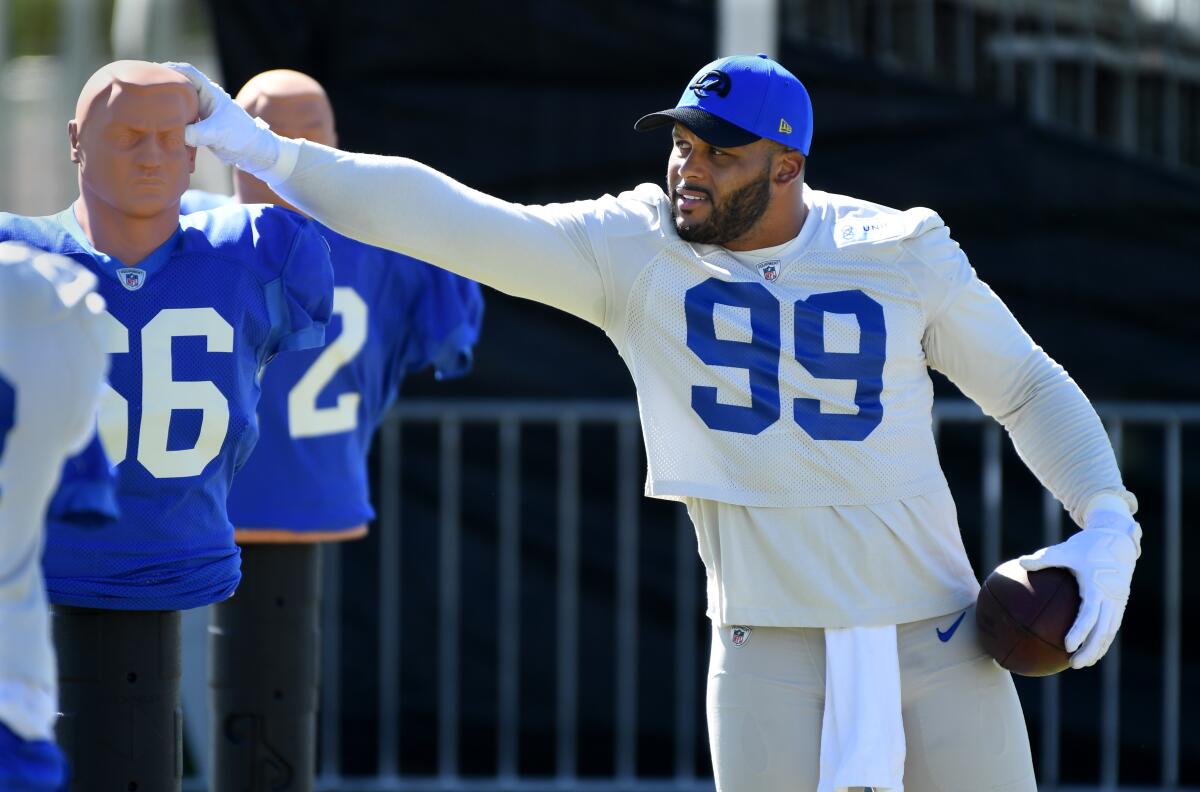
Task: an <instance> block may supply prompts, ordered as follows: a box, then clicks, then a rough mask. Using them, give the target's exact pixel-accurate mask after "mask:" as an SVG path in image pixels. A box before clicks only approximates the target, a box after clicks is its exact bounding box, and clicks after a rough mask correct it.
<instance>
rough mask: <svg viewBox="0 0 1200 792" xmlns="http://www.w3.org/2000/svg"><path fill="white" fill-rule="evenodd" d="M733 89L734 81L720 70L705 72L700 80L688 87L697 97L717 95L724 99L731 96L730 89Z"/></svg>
mask: <svg viewBox="0 0 1200 792" xmlns="http://www.w3.org/2000/svg"><path fill="white" fill-rule="evenodd" d="M732 87H733V81H732V80H730V79H729V75H728V74H726V73H725V72H723V71H721V70H720V69H714V70H712V71H710V72H705V73H704V74H703V75H702V76H701V77H700V79H698V80H696V82H694V83H692V84H691V85H689V86H688V88H691V89H692V93H694V94H696V96H700V97H705V96H709V95H710V94H716V95H717V96H719V97H721V98H722V99H724V98H725V97H726V96H728V95H729V89H730V88H732Z"/></svg>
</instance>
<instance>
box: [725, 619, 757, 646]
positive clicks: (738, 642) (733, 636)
mask: <svg viewBox="0 0 1200 792" xmlns="http://www.w3.org/2000/svg"><path fill="white" fill-rule="evenodd" d="M753 631H754V628H753V627H749V626H747V625H745V624H736V625H734V626H732V627H730V628H729V642H730V643H732V644H733V645H734V646H745V645H746V641H749V640H750V633H751V632H753Z"/></svg>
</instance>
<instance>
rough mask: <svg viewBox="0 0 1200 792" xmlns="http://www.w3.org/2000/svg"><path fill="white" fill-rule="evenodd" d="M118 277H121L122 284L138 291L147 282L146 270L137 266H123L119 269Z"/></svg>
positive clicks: (130, 289)
mask: <svg viewBox="0 0 1200 792" xmlns="http://www.w3.org/2000/svg"><path fill="white" fill-rule="evenodd" d="M117 277H118V278H120V279H121V285H122V286H124V287H125V288H126V289H129V291H137V290H138V289H140V288H142V284H143V283H145V282H146V271H145V270H140V269H136V268H135V267H122V268H121V269H119V270H117Z"/></svg>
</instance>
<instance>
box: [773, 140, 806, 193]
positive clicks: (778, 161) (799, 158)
mask: <svg viewBox="0 0 1200 792" xmlns="http://www.w3.org/2000/svg"><path fill="white" fill-rule="evenodd" d="M797 179H800V180H801V181H803V180H804V155H803V154H801V153H800V152H799V151H797V150H795V149H786V150H784V151H783V152H781V153H780V154H778V155H776V157H775V182H776V183H777V184H781V185H783V184H790V183H791V182H794V181H796V180H797Z"/></svg>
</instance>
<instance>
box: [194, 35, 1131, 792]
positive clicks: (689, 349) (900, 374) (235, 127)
mask: <svg viewBox="0 0 1200 792" xmlns="http://www.w3.org/2000/svg"><path fill="white" fill-rule="evenodd" d="M176 68H178V69H180V70H181V72H182V73H185V74H187V75H188V76H189V77H190V78H191V79H192V80H193V82H194V84H195V85H196V87H197V90H198V92H199V96H200V102H201V113H202V115H203V116H204V120H203V121H201V122H200V123H198V124H196V125H192V126H189V128H188V132H187V134H188V136H189V137H188V139H189V141H190V142H192V143H195V144H197V145H207V146H209V147H211V148H212V149H213V150H214V151H215V152H216V153H217V154H218V156H220V157H222V158H223V159H225V160H226V161H229V162H233V163H235V164H236V165H237V166H238V167H239V168H242V169H243V170H247V171H249V172H251V173H254V174H256V175H257V176H258V177H259V178H261V179H263V180H264V181H266V182H267V183H268V184H270V185H271V187H272V188H273V189H274V190H275V192H276V193H278V194H279V195H281V196H282V197H283V198H285V199H286V200H287V201H288V202H289V203H291V204H292V205H294V206H296V207H298V208H300V209H302V210H303V211H305V212H306V213H308V214H309V215H311V216H312V217H314V218H316V219H318V220H319V221H320V222H322V223H324V224H326V225H329V226H331V227H333V228H334V229H335V230H337V231H339V232H340V233H343V234H347V235H349V236H352V237H355V238H358V239H362V240H364V241H367V242H369V243H371V244H376V245H381V246H385V247H389V248H393V249H397V250H403V251H406V252H409V253H412V254H414V255H419V256H421V257H422V258H424V259H426V260H428V261H431V262H432V263H434V264H437V265H438V266H445V267H447V268H448V269H451V270H453V271H455V272H458V273H459V274H462V275H465V276H467V277H470V278H473V279H475V280H478V281H480V282H482V283H485V284H487V285H490V286H493V287H495V288H497V289H500V290H501V291H507V292H511V293H513V294H516V295H518V296H521V297H527V298H530V299H535V300H539V301H541V302H544V303H547V304H549V305H553V306H556V307H558V308H560V309H562V310H565V311H567V312H569V313H572V314H574V315H576V316H578V317H580V318H582V319H584V320H586V321H589V322H592V323H594V324H596V325H598V326H599V327H601V328H603V329H604V330H605V331H606V332H607V334H608V335H609V337H610V338H611V339H612V341H613V343H614V345H615V346H616V347H617V350H618V352H619V353H620V354H621V355H622V357H623V358H624V360H625V362H626V364H627V365H628V366H629V369H630V372H631V373H632V375H633V379H634V382H635V384H636V387H637V393H638V403H639V410H640V414H641V420H642V430H643V434H644V438H645V444H646V452H647V458H648V462H649V471H648V475H647V482H646V492H647V494H649V495H651V496H653V497H661V498H672V499H678V500H681V501H683V502H684V503H685V504H686V505H687V508H688V511H689V513H690V515H691V517H692V520H693V522H694V524H695V527H696V534H697V538H698V540H699V549H700V556H701V558H702V559H703V561H704V564H705V566H706V568H707V572H708V594H709V598H708V599H709V606H708V615H709V616H710V617H711V619H712V623H713V652H712V662H711V666H710V675H709V690H708V714H709V736H710V744H711V749H712V754H713V765H714V768H715V772H716V778H717V788H718V789H720V790H731V791H732V790H738V791H740V790H754V792H775V791H776V790H778V791H779V792H783V791H784V790H787V791H788V792H796V791H797V790H801V791H803V792H811V791H812V790H818V789H819V790H821V792H826V790H830V791H831V790H835V789H837V790H841V789H843V788H855V787H873V788H875V789H877V790H878V789H900V788H902V786H908V788H910V789H920V790H924V789H955V790H958V789H972V790H1005V791H1009V792H1033V790H1035V789H1036V784H1035V780H1034V773H1033V766H1032V761H1031V758H1030V751H1029V742H1028V736H1027V734H1026V729H1025V722H1024V719H1023V717H1022V713H1021V707H1020V703H1019V701H1018V699H1017V695H1016V691H1015V688H1014V687H1013V684H1012V680H1011V678H1010V676H1009V674H1008V673H1007V672H1006V671H1004V670H1002V669H1000V668H999V667H998V666H997V665H996V664H995V663H994V662H993V661H992V660H991V658H990V657H989V656H988V655H987V654H986V653H985V652H984V651H983V649H982V647H981V645H980V644H979V641H978V639H977V635H976V634H975V631H974V618H973V616H972V615H971V614H970V613H969V611H970V610H971V608H972V604H973V602H974V600H975V597H976V595H977V593H978V583H977V581H976V578H975V575H974V574H973V572H972V570H971V568H970V565H969V564H968V562H967V557H966V553H965V552H964V550H963V545H962V542H961V538H960V535H959V529H958V524H957V519H956V515H955V510H954V504H953V501H952V499H951V496H950V492H949V489H948V487H947V484H946V479H945V477H944V475H943V473H942V471H941V468H940V466H939V463H938V459H937V452H936V448H935V445H934V439H933V434H932V431H931V408H932V402H933V387H932V383H931V380H930V377H929V373H928V371H927V369H929V368H934V369H937V370H939V371H941V372H943V373H945V374H946V375H947V376H948V377H949V378H950V379H951V380H952V381H954V382H955V383H956V384H957V385H958V386H959V388H960V389H961V390H962V391H963V392H964V393H965V394H966V395H967V396H969V397H970V398H972V399H973V400H975V401H976V402H977V403H978V404H979V405H980V406H981V407H982V408H983V410H984V411H985V412H986V413H987V414H989V415H991V416H993V417H994V418H996V419H997V420H998V421H999V422H1000V423H1001V424H1003V426H1004V427H1005V428H1006V429H1007V430H1008V432H1009V434H1010V436H1011V437H1012V439H1013V441H1014V443H1015V445H1016V447H1017V450H1018V451H1019V453H1020V454H1021V457H1022V458H1023V459H1024V460H1025V461H1026V463H1027V464H1028V466H1029V467H1030V469H1031V470H1032V471H1033V472H1034V473H1035V474H1036V475H1037V476H1038V477H1039V479H1040V480H1041V481H1042V482H1043V483H1044V484H1045V485H1046V486H1047V487H1048V488H1049V489H1050V491H1051V492H1053V493H1054V495H1055V496H1056V497H1057V498H1058V499H1059V500H1060V501H1061V502H1062V503H1063V504H1064V506H1065V507H1066V509H1067V510H1068V511H1069V513H1070V515H1071V516H1072V518H1073V519H1074V520H1075V521H1076V523H1077V524H1078V525H1079V526H1080V527H1081V528H1082V529H1083V530H1081V531H1079V532H1077V533H1075V534H1074V535H1072V536H1071V537H1070V538H1069V539H1067V540H1066V541H1065V542H1064V543H1062V544H1060V545H1056V546H1055V547H1053V548H1049V549H1048V550H1047V551H1045V552H1043V553H1041V554H1040V557H1039V558H1029V559H1026V561H1025V563H1026V564H1028V565H1033V566H1036V565H1038V564H1043V565H1044V564H1052V565H1054V566H1062V567H1067V568H1069V569H1071V570H1072V572H1073V573H1074V574H1075V576H1076V577H1077V579H1078V580H1079V584H1080V590H1081V594H1082V599H1083V605H1082V607H1081V610H1080V615H1079V617H1078V620H1077V621H1076V623H1075V625H1074V627H1073V628H1072V630H1071V631H1070V633H1069V634H1068V636H1067V648H1068V649H1069V650H1072V651H1074V652H1075V654H1074V656H1073V659H1072V663H1073V665H1075V666H1077V667H1081V666H1086V665H1090V664H1092V663H1094V662H1096V661H1097V660H1098V659H1099V658H1100V657H1101V656H1102V655H1103V654H1104V653H1105V651H1106V650H1107V649H1108V646H1109V644H1110V643H1111V642H1112V640H1113V638H1114V636H1115V635H1116V632H1117V628H1118V627H1119V625H1120V621H1121V615H1122V613H1123V611H1124V608H1125V604H1126V601H1127V599H1128V596H1129V583H1130V579H1131V577H1132V574H1133V567H1134V562H1135V560H1136V558H1137V556H1138V554H1139V552H1140V544H1139V543H1140V536H1141V531H1140V528H1139V527H1138V526H1137V524H1136V523H1135V522H1134V520H1133V518H1132V512H1133V511H1134V509H1135V507H1136V501H1135V499H1134V497H1133V496H1132V495H1131V494H1130V493H1129V492H1128V491H1127V490H1126V489H1125V487H1124V485H1123V484H1122V481H1121V476H1120V472H1119V470H1118V468H1117V464H1116V460H1115V457H1114V455H1113V453H1112V448H1111V446H1110V444H1109V441H1108V436H1107V435H1106V433H1105V432H1104V429H1103V426H1102V425H1101V423H1100V420H1099V418H1098V417H1097V415H1096V413H1095V411H1094V410H1093V408H1092V407H1091V405H1090V403H1089V402H1088V400H1087V399H1086V397H1085V396H1084V395H1083V393H1082V392H1081V391H1080V390H1079V388H1078V387H1077V386H1076V385H1075V383H1074V382H1073V381H1072V380H1071V379H1070V377H1069V376H1068V375H1067V374H1066V372H1065V371H1064V370H1063V369H1062V367H1060V366H1059V365H1057V364H1056V363H1055V362H1054V361H1053V360H1051V359H1050V358H1049V357H1048V356H1047V355H1046V354H1045V352H1043V351H1042V349H1041V348H1040V347H1038V346H1037V345H1036V344H1034V342H1033V341H1032V340H1031V339H1030V337H1029V336H1028V334H1026V333H1025V331H1024V330H1023V329H1022V328H1021V326H1020V325H1019V324H1018V322H1017V321H1016V319H1015V318H1014V317H1013V316H1012V314H1011V313H1010V312H1009V311H1008V309H1007V308H1006V307H1005V305H1004V303H1003V302H1002V301H1001V300H1000V299H999V298H998V297H997V296H996V295H995V294H994V293H993V292H992V291H991V290H990V289H989V288H988V287H987V285H986V284H984V283H983V282H981V281H980V280H979V278H978V277H977V276H976V274H975V272H974V270H973V269H972V268H971V265H970V263H969V262H968V260H967V258H966V256H965V255H964V253H963V252H962V250H961V249H960V248H959V246H958V244H957V243H956V242H955V241H954V240H953V239H952V238H951V236H950V232H949V230H948V229H947V228H946V226H945V224H944V223H943V222H942V219H941V218H940V217H939V216H938V215H937V214H936V213H934V212H932V211H930V210H928V209H911V210H908V211H897V210H894V209H889V208H887V207H883V206H879V205H877V204H873V203H870V202H867V201H863V200H859V199H856V198H851V197H847V196H842V195H836V194H832V193H827V192H822V191H819V190H814V189H811V188H810V187H808V186H807V185H806V184H805V183H804V173H805V166H806V162H807V158H808V153H809V147H810V143H811V139H812V131H813V124H812V120H813V116H812V105H811V102H810V99H809V96H808V93H807V91H806V90H805V88H804V86H803V85H802V84H801V83H800V81H799V80H798V79H796V77H795V76H794V75H792V74H791V73H790V72H789V71H787V70H786V69H784V68H783V67H782V66H781V65H780V64H778V63H776V62H775V61H773V60H771V59H770V58H768V57H767V56H765V55H761V56H748V55H747V56H734V57H729V58H722V59H720V60H717V61H714V62H712V63H709V64H707V65H705V66H704V67H703V68H701V69H700V70H699V72H697V73H696V75H695V76H694V77H693V78H692V79H691V80H690V81H689V82H688V84H687V86H686V87H685V89H684V91H683V93H682V95H681V97H680V99H679V102H678V103H677V105H676V106H675V107H673V108H670V109H667V110H664V111H662V112H658V113H652V114H650V115H648V116H645V117H643V118H642V119H640V120H639V121H638V123H637V124H636V126H637V127H638V128H640V129H646V128H654V127H666V128H668V129H669V130H670V134H671V147H670V154H669V157H668V160H667V172H666V183H665V185H664V186H665V190H664V188H663V187H660V186H655V185H650V184H643V185H641V186H639V187H637V188H636V189H634V190H631V191H629V192H625V193H622V194H620V195H619V196H617V197H612V196H604V197H602V198H599V199H596V200H587V201H580V202H576V203H568V204H552V205H548V206H520V205H516V204H511V203H508V202H505V201H501V200H499V199H496V198H493V197H491V196H488V195H484V194H482V193H479V192H477V191H474V190H471V189H469V188H467V187H465V186H463V185H461V184H459V183H457V182H455V181H453V180H452V179H450V178H448V177H446V176H444V175H442V174H440V173H438V172H437V171H434V170H432V169H431V168H428V167H426V166H424V165H422V164H420V163H417V162H413V161H411V160H407V159H403V158H389V157H379V156H371V155H361V154H349V153H346V152H342V151H338V150H335V149H331V148H328V147H325V146H321V145H319V144H315V143H310V142H296V141H292V140H287V139H283V138H280V137H279V136H276V135H273V134H272V133H271V132H270V131H269V130H267V129H264V128H263V127H262V126H259V125H255V124H254V122H253V121H252V120H251V119H250V118H249V116H247V115H246V113H245V111H244V110H242V108H240V107H238V106H237V105H236V104H235V103H233V102H232V100H231V99H230V98H229V97H228V95H227V94H225V93H224V91H222V90H221V89H220V88H219V87H217V86H215V85H213V84H212V83H211V82H210V81H209V80H208V79H207V78H206V77H204V76H203V75H202V74H201V73H199V72H198V71H196V70H195V69H194V68H191V67H188V66H186V65H178V64H177V65H176ZM954 625H957V626H954ZM940 635H944V636H946V639H945V640H944V641H943V640H942V639H941V638H940V637H939V636H940Z"/></svg>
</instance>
